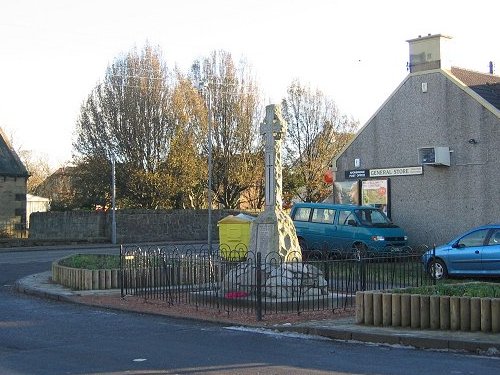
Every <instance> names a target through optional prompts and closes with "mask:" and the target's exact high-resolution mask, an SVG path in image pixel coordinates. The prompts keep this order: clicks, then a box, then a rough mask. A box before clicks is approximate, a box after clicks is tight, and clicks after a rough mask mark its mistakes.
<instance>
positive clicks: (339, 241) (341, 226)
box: [335, 210, 357, 250]
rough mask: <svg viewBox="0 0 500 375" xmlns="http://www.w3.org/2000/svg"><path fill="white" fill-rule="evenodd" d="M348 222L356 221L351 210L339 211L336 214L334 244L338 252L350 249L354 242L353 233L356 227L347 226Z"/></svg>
mask: <svg viewBox="0 0 500 375" xmlns="http://www.w3.org/2000/svg"><path fill="white" fill-rule="evenodd" d="M349 220H354V221H355V222H357V220H356V216H355V215H354V211H352V210H339V214H338V222H337V224H338V226H337V231H336V233H335V244H336V245H337V246H338V249H339V250H341V249H342V250H348V249H351V248H352V244H353V242H354V233H355V232H356V230H357V227H355V226H352V225H349Z"/></svg>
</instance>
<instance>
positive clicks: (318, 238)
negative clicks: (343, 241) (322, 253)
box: [310, 208, 336, 250]
mask: <svg viewBox="0 0 500 375" xmlns="http://www.w3.org/2000/svg"><path fill="white" fill-rule="evenodd" d="M334 218H335V210H332V209H328V208H315V209H314V210H313V212H312V215H311V227H310V228H311V233H312V237H313V242H314V244H315V247H314V248H315V249H318V250H331V247H332V246H331V240H332V237H335V231H336V226H335V225H333V219H334Z"/></svg>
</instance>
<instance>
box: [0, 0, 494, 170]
mask: <svg viewBox="0 0 500 375" xmlns="http://www.w3.org/2000/svg"><path fill="white" fill-rule="evenodd" d="M499 11H500V2H499V1H496V0H475V1H473V2H460V3H457V2H456V0H451V1H449V0H420V1H418V2H407V1H398V0H378V1H373V0H340V1H337V0H175V1H174V0H171V1H170V0H163V1H161V0H141V1H132V0H43V1H41V0H3V1H2V2H1V3H0V71H1V72H2V73H3V76H2V78H1V80H0V82H1V83H0V127H2V128H3V130H4V132H5V133H7V135H8V136H9V137H11V140H12V141H13V144H14V147H15V148H16V149H17V150H19V149H22V150H29V151H31V152H32V154H33V155H34V156H35V157H40V158H45V159H46V160H47V161H48V162H49V164H50V166H51V167H52V168H54V169H55V168H57V167H60V166H63V165H65V164H68V163H69V162H70V160H71V155H72V143H73V141H74V131H75V124H76V122H77V119H78V114H79V110H80V106H81V105H82V103H83V102H84V100H85V99H86V98H87V96H88V94H89V93H90V92H91V90H92V89H93V88H94V87H95V86H96V84H97V83H98V82H99V81H100V80H102V79H103V77H104V74H105V71H106V68H107V66H109V65H110V64H112V63H113V61H114V59H116V58H117V57H119V56H120V55H122V54H124V53H126V52H128V51H130V50H131V49H132V48H134V47H138V48H139V49H142V47H143V46H144V44H145V43H146V41H147V42H149V43H150V44H151V45H158V46H159V47H160V48H161V50H162V53H163V57H164V58H165V61H166V63H167V65H168V66H169V67H170V68H172V69H173V68H175V67H177V68H179V69H181V70H182V71H184V72H187V71H188V69H189V66H190V65H191V63H192V62H193V61H194V60H195V59H198V58H202V57H205V56H208V55H209V54H210V53H211V52H212V51H214V50H225V51H228V52H230V53H231V54H232V56H233V58H234V59H235V61H238V60H240V59H245V61H246V62H247V63H248V64H249V65H250V66H251V67H252V71H253V73H254V74H255V76H256V79H257V82H258V84H259V85H260V87H261V89H262V91H263V93H264V97H265V104H269V103H279V102H280V100H281V99H282V98H283V97H284V96H285V95H286V89H287V87H288V86H289V85H290V83H291V82H292V81H293V80H294V79H298V80H299V81H300V82H301V83H302V84H304V85H308V86H310V87H311V88H312V89H319V90H321V91H322V92H323V93H324V94H325V95H326V96H327V97H328V98H329V99H331V100H333V101H335V103H336V104H337V106H338V108H339V110H340V112H341V113H342V114H345V115H347V116H352V117H353V118H354V119H355V120H358V121H360V124H361V125H364V123H366V121H368V120H369V118H370V117H371V116H372V115H373V114H375V112H376V111H377V110H378V108H379V107H380V106H381V105H382V104H383V102H384V101H385V100H386V99H387V98H388V97H389V96H390V95H391V93H392V92H393V91H394V90H395V89H396V88H397V87H398V85H399V84H400V83H401V82H402V81H403V80H404V79H405V77H406V76H407V75H408V71H407V69H406V63H407V61H408V43H407V42H406V41H407V40H409V39H413V38H416V37H418V36H419V35H422V36H425V35H427V34H444V35H448V36H451V37H452V38H453V39H452V43H453V47H454V50H453V56H452V64H453V65H454V66H459V67H462V68H468V69H472V70H476V71H479V72H485V73H487V72H488V64H489V61H493V62H494V63H495V65H496V67H497V68H496V69H495V74H497V75H498V74H499V73H498V72H499V71H500V43H499V40H500V38H499V37H500V31H499V30H500V29H499V28H498V23H497V17H496V15H498V14H499Z"/></svg>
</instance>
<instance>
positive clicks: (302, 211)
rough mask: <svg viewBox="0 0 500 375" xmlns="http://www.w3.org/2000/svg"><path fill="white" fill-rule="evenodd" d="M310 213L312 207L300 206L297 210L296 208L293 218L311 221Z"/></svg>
mask: <svg viewBox="0 0 500 375" xmlns="http://www.w3.org/2000/svg"><path fill="white" fill-rule="evenodd" d="M310 213H311V209H310V208H309V207H299V208H297V210H295V214H294V217H293V220H297V221H309V215H310Z"/></svg>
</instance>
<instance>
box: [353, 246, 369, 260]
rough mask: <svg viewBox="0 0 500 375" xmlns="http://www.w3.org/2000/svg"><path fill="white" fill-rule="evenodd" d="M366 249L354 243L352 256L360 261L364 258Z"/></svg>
mask: <svg viewBox="0 0 500 375" xmlns="http://www.w3.org/2000/svg"><path fill="white" fill-rule="evenodd" d="M367 252H368V248H367V247H366V245H365V244H363V243H355V244H354V245H353V246H352V256H353V258H354V259H356V260H361V258H364V257H366V254H367Z"/></svg>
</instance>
